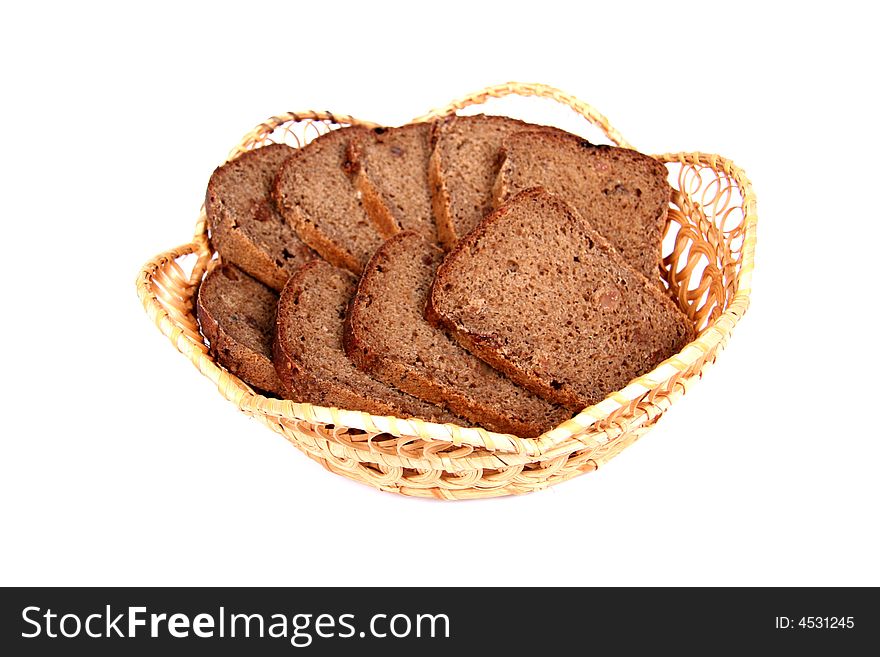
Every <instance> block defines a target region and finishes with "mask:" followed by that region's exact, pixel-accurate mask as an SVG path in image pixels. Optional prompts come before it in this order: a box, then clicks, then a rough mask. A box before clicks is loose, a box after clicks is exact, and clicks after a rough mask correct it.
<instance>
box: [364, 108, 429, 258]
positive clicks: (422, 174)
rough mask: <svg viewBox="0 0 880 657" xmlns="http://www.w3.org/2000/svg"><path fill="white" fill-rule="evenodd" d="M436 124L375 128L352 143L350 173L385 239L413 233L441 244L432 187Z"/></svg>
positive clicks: (366, 207)
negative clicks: (430, 167)
mask: <svg viewBox="0 0 880 657" xmlns="http://www.w3.org/2000/svg"><path fill="white" fill-rule="evenodd" d="M431 131H432V124H431V123H411V124H409V125H405V126H402V127H400V128H374V129H372V130H370V131H369V132H368V133H361V134H359V135H356V136H354V137H352V139H351V140H350V141H349V152H348V164H349V173H350V174H351V175H352V176H353V180H354V186H355V188H356V189H357V190H358V191H359V192H360V193H361V195H362V200H363V203H364V208H365V209H366V210H367V214H368V215H369V216H370V218H371V219H372V220H373V222H374V223H375V224H376V227H377V229H378V230H379V232H380V233H382V235H384V236H385V237H390V236H391V235H394V234H395V233H397V232H398V231H401V230H411V231H414V232H416V233H418V234H419V235H421V236H422V237H424V238H425V239H427V240H430V241H432V242H436V241H437V228H436V222H435V221H434V211H433V208H432V206H431V191H430V188H429V187H428V160H429V159H430V157H431Z"/></svg>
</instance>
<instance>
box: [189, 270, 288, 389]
mask: <svg viewBox="0 0 880 657" xmlns="http://www.w3.org/2000/svg"><path fill="white" fill-rule="evenodd" d="M277 305H278V294H277V293H276V292H275V291H274V290H272V289H271V288H269V287H267V286H265V285H263V284H262V283H261V282H260V281H258V280H256V279H255V278H252V277H250V276H248V275H247V274H245V273H244V272H243V271H242V270H240V269H238V268H237V267H235V266H234V265H230V264H222V265H218V266H217V267H215V268H214V269H212V270H211V271H210V272H208V275H207V276H205V279H204V280H203V281H202V283H201V285H200V286H199V294H198V301H197V303H196V315H197V316H198V319H199V326H200V327H201V329H202V335H204V336H205V337H206V338H207V339H208V342H209V343H210V346H209V351H210V353H211V355H212V356H213V358H214V360H216V361H217V362H218V363H220V364H221V365H223V367H225V368H226V369H227V370H229V371H230V372H232V373H233V374H235V375H236V376H237V377H239V378H240V379H241V380H243V381H245V382H246V383H248V384H250V385H252V386H253V387H255V388H259V389H261V390H265V391H267V392H271V393H274V394H276V395H279V396H284V387H283V386H282V385H281V381H280V380H279V379H278V376H277V374H276V373H275V367H274V366H273V365H272V339H273V335H274V332H275V308H276V306H277Z"/></svg>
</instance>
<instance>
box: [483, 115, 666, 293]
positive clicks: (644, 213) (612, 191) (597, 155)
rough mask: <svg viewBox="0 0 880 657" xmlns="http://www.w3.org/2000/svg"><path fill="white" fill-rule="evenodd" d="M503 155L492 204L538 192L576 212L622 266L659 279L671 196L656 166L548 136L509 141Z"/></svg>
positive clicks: (631, 154) (523, 135)
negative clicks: (553, 196)
mask: <svg viewBox="0 0 880 657" xmlns="http://www.w3.org/2000/svg"><path fill="white" fill-rule="evenodd" d="M502 154H503V158H504V159H503V163H502V164H501V169H500V171H499V173H498V178H497V181H496V186H495V192H494V196H495V202H496V204H500V202H502V201H504V200H506V199H508V198H510V197H512V196H514V195H516V194H518V193H519V192H521V191H523V190H524V189H527V188H529V187H544V189H546V190H547V191H548V192H550V193H551V194H556V195H558V196H561V197H562V198H564V199H565V200H566V201H567V202H568V203H570V204H571V205H572V206H574V208H575V209H576V210H577V211H578V212H579V213H580V215H581V217H583V218H584V219H586V220H587V221H589V222H590V224H592V226H593V228H595V229H596V230H597V231H599V232H600V233H601V234H602V236H603V237H605V239H607V240H608V241H609V242H611V244H612V245H613V246H614V247H615V248H616V249H617V250H618V251H620V253H621V254H623V257H624V258H625V259H626V260H627V262H629V263H630V264H631V265H633V266H634V267H635V268H636V269H638V270H639V271H640V272H642V273H643V274H644V275H645V276H647V277H649V278H650V279H651V280H657V279H658V278H659V274H660V269H659V267H660V260H661V258H662V254H661V248H662V242H663V231H664V229H665V227H666V213H667V210H668V209H669V195H670V191H671V188H670V187H669V184H668V182H667V175H668V172H667V170H666V167H665V166H663V164H662V163H660V162H658V161H657V160H655V159H654V158H652V157H648V156H647V155H642V154H641V153H638V152H636V151H633V150H628V149H625V148H612V147H610V146H595V145H593V144H591V143H590V142H588V141H586V140H585V139H582V138H580V137H578V136H576V135H572V134H570V133H566V132H562V131H554V132H551V131H547V130H544V131H525V132H518V133H516V134H513V135H510V136H509V137H507V138H506V139H505V140H504V145H503V147H502Z"/></svg>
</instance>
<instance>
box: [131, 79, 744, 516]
mask: <svg viewBox="0 0 880 657" xmlns="http://www.w3.org/2000/svg"><path fill="white" fill-rule="evenodd" d="M509 94H519V95H523V96H541V97H546V98H552V99H553V100H556V101H558V102H560V103H563V104H565V105H568V106H569V107H571V108H572V109H573V110H574V111H575V112H577V113H579V114H580V115H582V116H583V117H584V118H585V119H587V120H588V121H590V122H591V123H592V124H594V125H595V126H597V127H598V128H600V129H601V130H602V131H603V132H604V133H605V135H607V137H608V139H609V140H610V141H611V142H613V143H614V144H617V145H619V146H624V147H631V146H630V144H629V143H628V142H627V141H626V140H624V138H623V137H622V136H621V135H620V133H618V132H617V131H616V130H614V129H613V128H612V127H611V126H610V124H609V123H608V121H607V119H606V118H605V117H604V116H602V115H601V114H599V113H598V112H596V111H595V110H594V109H593V108H591V107H590V106H589V105H587V104H586V103H583V102H581V101H579V100H577V99H576V98H574V97H572V96H569V95H568V94H565V93H563V92H561V91H559V90H558V89H554V88H552V87H548V86H545V85H540V84H521V83H508V84H504V85H499V86H497V87H491V88H488V89H486V90H484V91H482V92H480V93H477V94H473V95H470V96H468V97H466V98H464V99H462V100H460V101H457V102H454V103H452V104H450V105H448V106H447V107H445V108H443V109H440V110H434V111H432V112H431V113H429V114H427V115H425V116H423V117H419V118H418V119H415V120H416V121H424V120H428V119H430V118H434V117H438V116H443V115H446V114H450V113H452V112H455V111H456V110H459V109H462V108H464V107H466V106H468V105H474V104H479V103H483V102H485V101H486V100H487V99H489V98H499V97H501V96H506V95H509ZM351 124H362V125H374V124H372V123H368V122H365V121H359V120H356V119H354V118H352V117H350V116H344V115H340V114H331V113H330V112H301V113H300V112H297V113H288V114H283V115H281V116H276V117H272V118H271V119H269V120H268V121H266V122H265V123H262V124H260V125H259V126H257V127H256V128H255V129H254V130H253V131H251V132H250V133H248V134H247V135H245V137H244V138H243V139H242V141H241V143H240V144H239V145H238V146H237V147H236V148H235V149H233V150H232V152H231V153H230V155H229V157H230V158H233V157H235V156H237V155H238V154H240V153H242V152H244V151H246V150H249V149H252V148H258V147H259V146H262V145H264V144H267V143H272V142H285V143H288V144H290V145H291V146H300V145H302V144H303V143H305V142H306V141H308V140H309V139H310V138H312V137H314V136H317V135H319V134H322V133H324V132H327V131H328V130H330V129H333V128H334V127H338V126H342V125H351ZM654 157H656V158H657V159H658V160H660V161H662V162H665V163H667V166H668V168H669V169H670V181H671V182H672V184H673V187H674V192H673V195H672V202H671V205H670V210H669V222H668V229H667V235H666V238H665V240H664V254H665V257H664V259H663V266H664V276H665V279H666V282H667V283H668V285H669V288H670V292H671V294H672V296H673V297H674V298H675V299H676V301H677V302H678V304H679V306H680V307H681V308H682V309H683V310H684V311H685V312H686V313H687V315H688V317H690V318H691V320H692V321H693V323H694V325H695V327H696V328H697V330H698V332H699V337H698V338H697V339H696V340H694V341H693V342H692V343H690V344H689V345H687V346H686V347H685V348H684V349H683V350H682V351H681V352H680V353H678V354H676V355H675V356H673V357H671V358H669V359H668V360H666V361H665V362H663V363H662V364H661V365H659V366H658V367H657V368H655V369H654V370H653V371H651V372H649V373H647V374H645V375H644V376H640V377H639V378H637V379H635V380H634V381H632V382H631V383H630V384H629V385H627V386H626V387H625V388H624V389H622V390H620V391H618V392H615V393H613V394H611V395H609V396H608V397H607V398H606V399H604V400H603V401H602V402H601V403H599V404H596V405H595V406H591V407H589V408H586V409H584V410H583V411H582V412H581V413H580V414H578V415H577V416H576V417H574V418H572V419H571V420H569V421H568V422H565V423H564V424H561V425H560V426H558V427H556V428H554V429H552V430H550V431H548V432H547V433H545V434H543V435H542V436H540V437H538V438H519V437H517V436H512V435H505V434H497V433H492V432H489V431H486V430H484V429H480V428H464V427H458V426H453V425H441V424H434V423H430V422H423V421H421V420H416V419H410V420H404V419H400V418H394V417H380V416H374V415H370V414H367V413H362V412H358V411H349V410H343V409H337V408H324V407H318V406H312V405H310V404H303V403H297V402H295V401H284V400H279V399H272V398H267V397H264V396H262V395H259V394H256V393H255V392H254V391H253V390H252V389H251V388H250V387H249V386H248V385H247V384H245V383H244V382H242V381H241V380H240V379H238V378H237V377H236V376H234V375H233V374H230V373H229V372H227V371H226V370H225V369H223V368H221V367H219V366H218V365H217V364H216V363H215V362H214V361H213V360H212V359H211V356H210V355H209V354H208V349H207V347H206V346H205V343H204V341H203V339H202V337H201V335H200V334H199V329H198V325H197V323H196V320H195V317H194V315H193V296H194V295H195V293H196V290H197V287H198V283H199V281H200V280H201V278H202V276H203V275H204V273H205V271H206V269H207V267H208V265H209V263H210V261H211V259H212V258H213V257H214V254H213V253H212V251H211V248H210V246H209V243H208V234H207V225H206V220H205V214H204V208H203V209H202V213H201V216H200V217H199V220H198V222H197V224H196V232H195V236H194V238H193V241H192V242H191V243H189V244H186V245H184V246H180V247H178V248H175V249H171V250H169V251H166V252H165V253H162V254H160V255H158V256H156V257H155V258H153V259H152V260H150V261H149V262H147V263H146V264H145V265H144V267H143V268H142V269H141V271H140V273H139V275H138V278H137V291H138V296H139V297H140V299H141V301H142V302H143V304H144V308H145V309H146V311H147V314H148V315H149V316H150V318H151V319H152V320H153V321H154V322H155V323H156V325H157V326H158V327H159V330H161V331H162V333H164V334H165V335H166V336H167V337H168V338H169V339H170V340H171V342H172V344H174V346H175V347H177V349H178V350H179V351H180V352H181V353H183V354H184V355H185V356H186V357H187V358H189V359H190V361H192V363H193V364H194V365H195V366H196V367H197V368H198V369H199V371H201V372H202V374H204V375H205V376H206V377H208V378H209V379H210V380H211V381H213V382H214V383H215V384H216V385H217V388H218V390H219V391H220V394H222V395H223V396H224V397H226V399H228V400H229V401H230V402H232V403H233V404H235V405H236V406H237V407H238V408H239V409H240V410H241V411H242V412H243V413H246V414H247V415H250V416H252V417H255V418H257V419H258V420H259V421H260V422H262V423H263V424H265V425H266V426H268V427H269V428H271V429H272V430H273V431H276V432H278V433H280V434H281V435H283V436H284V437H285V438H287V439H288V440H289V441H290V442H292V443H293V444H294V445H296V446H297V447H299V448H300V449H301V450H302V451H303V452H305V453H306V454H307V455H308V456H310V457H311V458H313V459H314V460H316V461H318V462H319V463H321V464H322V465H324V467H326V468H327V469H328V470H330V471H332V472H335V473H337V474H340V475H344V476H346V477H349V478H351V479H355V480H357V481H361V482H363V483H365V484H369V485H370V486H374V487H376V488H379V489H381V490H384V491H390V492H395V493H401V494H403V495H413V496H419V497H436V498H440V499H470V498H479V497H491V496H499V495H510V494H517V493H527V492H530V491H534V490H538V489H541V488H545V487H547V486H550V485H552V484H556V483H559V482H561V481H565V480H566V479H570V478H572V477H575V476H577V475H579V474H582V473H584V472H590V471H592V470H595V469H596V468H598V467H599V466H601V465H603V464H604V463H606V462H607V461H608V460H610V459H611V458H613V457H614V456H615V455H617V454H618V453H620V451H621V450H623V449H624V448H625V447H627V446H629V445H631V444H632V443H634V442H635V441H636V440H638V438H640V437H641V436H642V435H643V434H644V433H645V432H646V431H648V429H650V428H651V426H653V424H654V423H655V422H656V421H657V420H658V419H659V418H660V416H661V415H662V414H663V412H664V411H665V410H666V409H667V408H668V407H669V406H670V405H671V404H672V403H673V402H674V401H675V400H676V399H678V398H679V397H680V396H681V395H682V394H684V393H685V392H686V391H687V389H688V387H689V386H690V385H691V384H692V383H693V382H695V381H697V379H699V377H700V375H701V372H702V371H703V368H704V367H706V366H707V364H709V363H711V362H713V361H714V360H715V358H716V356H717V354H718V352H719V351H720V350H721V349H722V348H723V347H724V345H725V344H726V343H727V340H728V338H729V336H730V333H731V331H732V330H733V327H734V326H735V325H736V323H737V321H738V320H739V318H740V317H742V315H743V313H744V312H745V311H746V308H747V307H748V304H749V292H750V285H751V272H752V266H753V256H754V248H755V226H756V221H757V216H756V212H755V196H754V193H753V192H752V188H751V184H750V183H749V180H748V179H747V178H746V176H745V173H744V172H743V171H742V169H740V168H738V167H737V166H735V165H734V164H733V162H731V161H730V160H727V159H725V158H723V157H720V156H718V155H709V154H705V153H665V154H662V155H655V156H654ZM189 266H192V269H191V272H190V273H189V274H187V273H185V268H186V269H189Z"/></svg>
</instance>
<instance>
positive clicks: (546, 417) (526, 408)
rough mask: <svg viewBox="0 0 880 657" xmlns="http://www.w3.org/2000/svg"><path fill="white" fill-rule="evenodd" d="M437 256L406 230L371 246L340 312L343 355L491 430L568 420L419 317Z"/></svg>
mask: <svg viewBox="0 0 880 657" xmlns="http://www.w3.org/2000/svg"><path fill="white" fill-rule="evenodd" d="M442 257H443V252H442V251H440V250H439V249H437V248H435V247H434V246H432V245H431V244H430V243H428V242H427V241H425V240H424V239H423V238H422V237H420V236H419V235H417V234H416V233H413V232H401V233H398V234H397V235H395V236H394V237H392V238H390V239H389V240H388V241H386V242H385V244H384V245H382V246H381V247H380V248H379V249H378V250H377V251H376V253H375V254H374V255H373V257H372V258H371V259H370V262H369V263H368V264H367V266H366V267H365V268H364V274H363V276H362V278H361V280H360V282H359V284H358V289H357V293H356V294H355V296H354V298H353V299H352V301H351V304H350V306H349V310H348V314H347V317H346V322H345V332H344V340H343V344H344V346H345V352H346V354H347V355H348V356H349V358H351V359H352V361H353V362H354V363H355V365H357V366H358V367H359V368H360V369H362V370H363V371H366V372H369V373H370V374H371V375H373V376H375V377H377V378H379V379H381V380H382V381H385V382H386V383H388V384H390V385H393V386H395V387H397V388H399V389H400V390H403V391H405V392H408V393H410V394H412V395H414V396H416V397H418V398H420V399H423V400H425V401H429V402H432V403H435V404H438V405H440V406H443V407H446V408H448V409H449V410H450V411H452V412H454V413H455V414H457V415H460V416H461V417H463V418H466V419H467V420H470V421H471V422H473V423H475V424H478V425H480V426H483V427H485V428H486V429H489V430H491V431H497V432H501V433H511V434H514V435H517V436H521V437H524V438H532V437H535V436H538V435H540V434H542V433H544V432H545V431H547V430H549V429H551V428H553V427H554V426H556V425H558V424H560V423H561V422H564V421H565V420H567V419H569V418H570V417H571V413H569V412H567V411H566V410H565V409H563V408H560V407H558V406H554V405H553V404H550V403H548V402H545V401H544V400H542V399H540V398H538V397H536V396H534V395H532V394H531V393H529V392H527V391H526V390H524V389H522V388H520V387H518V386H516V385H515V384H513V383H512V382H511V381H510V380H508V379H507V378H505V377H504V376H502V375H501V374H500V373H499V372H497V371H496V370H493V369H492V368H490V367H488V366H487V365H486V364H485V363H483V362H482V361H480V360H479V359H477V358H476V357H474V356H473V355H471V354H470V353H468V352H467V351H465V350H464V349H462V348H461V347H459V346H458V344H456V343H455V341H454V340H452V339H451V338H450V337H449V336H448V335H446V333H445V332H444V331H442V330H440V329H436V328H434V327H432V326H431V325H429V324H428V323H427V322H426V321H425V319H424V317H423V309H424V302H425V297H426V295H427V292H428V289H429V287H430V284H431V281H432V280H433V277H434V271H435V270H436V268H437V266H438V265H439V264H440V261H441V259H442ZM389 314H393V315H394V316H393V317H388V316H387V315H389Z"/></svg>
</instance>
